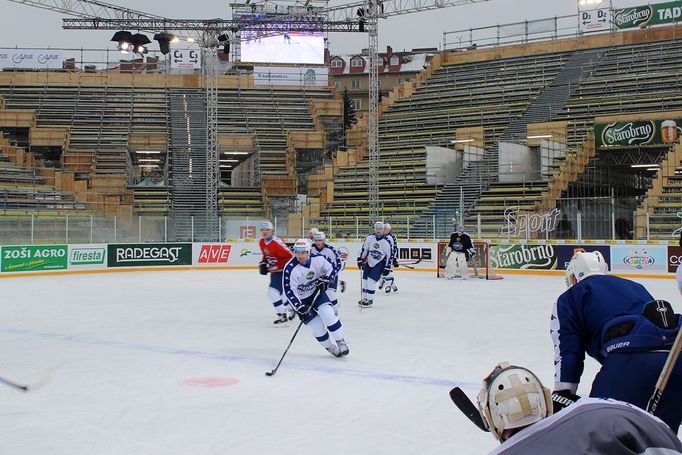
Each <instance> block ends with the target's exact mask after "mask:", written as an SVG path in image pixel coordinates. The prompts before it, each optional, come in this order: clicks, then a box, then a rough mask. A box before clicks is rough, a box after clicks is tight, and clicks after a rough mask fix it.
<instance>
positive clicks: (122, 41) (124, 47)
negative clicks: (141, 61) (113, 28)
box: [111, 31, 133, 52]
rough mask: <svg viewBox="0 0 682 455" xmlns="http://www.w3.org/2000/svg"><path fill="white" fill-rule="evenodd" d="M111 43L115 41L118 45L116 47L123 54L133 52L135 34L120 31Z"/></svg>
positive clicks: (115, 34)
mask: <svg viewBox="0 0 682 455" xmlns="http://www.w3.org/2000/svg"><path fill="white" fill-rule="evenodd" d="M111 41H115V42H117V43H118V45H117V46H116V47H117V48H118V50H119V51H121V52H129V51H132V50H133V49H132V47H133V34H132V33H130V32H126V31H120V32H116V33H114V36H113V37H112V38H111Z"/></svg>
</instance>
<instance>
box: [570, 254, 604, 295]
mask: <svg viewBox="0 0 682 455" xmlns="http://www.w3.org/2000/svg"><path fill="white" fill-rule="evenodd" d="M608 270H609V266H608V264H607V263H606V260H605V259H604V256H602V254H601V253H600V252H599V251H589V252H587V251H576V252H575V253H574V254H573V257H572V258H571V262H569V263H568V267H566V287H568V288H570V287H571V286H573V285H574V284H576V283H577V282H579V281H582V280H584V279H585V278H587V277H588V276H593V275H606V272H607V271H608Z"/></svg>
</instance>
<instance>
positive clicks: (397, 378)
mask: <svg viewBox="0 0 682 455" xmlns="http://www.w3.org/2000/svg"><path fill="white" fill-rule="evenodd" d="M0 333H3V334H11V335H21V336H29V337H37V338H45V339H51V340H57V341H64V342H68V343H79V344H89V345H94V346H107V347H112V348H118V349H129V350H136V351H146V352H156V353H160V354H171V355H179V356H186V357H194V358H200V359H211V360H223V361H227V362H235V363H246V364H253V365H264V366H271V365H272V361H271V360H265V359H259V358H255V357H244V356H239V355H226V354H213V353H210V352H202V351H192V350H187V349H177V348H170V347H165V346H155V345H151V344H139V343H126V342H121V341H111V340H104V339H100V338H93V337H89V336H82V335H64V334H59V333H50V332H35V331H32V330H24V329H12V328H0ZM287 369H294V370H299V371H314V372H317V373H328V374H336V375H342V376H352V377H359V378H366V379H375V380H379V381H389V382H403V383H407V384H420V385H433V386H443V387H461V388H463V389H470V390H478V389H479V388H480V384H474V383H469V382H458V381H451V380H447V379H435V378H427V377H420V376H407V375H403V374H398V373H388V372H382V371H368V370H354V369H350V368H338V367H323V366H317V365H309V364H304V363H296V362H289V363H287Z"/></svg>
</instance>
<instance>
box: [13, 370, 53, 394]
mask: <svg viewBox="0 0 682 455" xmlns="http://www.w3.org/2000/svg"><path fill="white" fill-rule="evenodd" d="M52 376H53V374H52V372H51V371H49V372H48V373H47V374H46V375H45V376H44V377H43V378H42V379H40V380H39V381H36V382H34V383H32V384H19V383H18V382H14V381H10V380H9V379H5V378H0V384H5V385H8V386H10V387H12V388H13V389H17V390H21V391H23V392H31V391H34V390H38V389H40V388H42V387H45V386H46V385H47V384H48V383H49V382H50V381H52Z"/></svg>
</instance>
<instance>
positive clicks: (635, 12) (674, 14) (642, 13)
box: [613, 1, 682, 30]
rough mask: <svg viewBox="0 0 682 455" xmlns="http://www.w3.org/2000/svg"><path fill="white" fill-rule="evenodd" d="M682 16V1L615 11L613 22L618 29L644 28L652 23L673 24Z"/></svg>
mask: <svg viewBox="0 0 682 455" xmlns="http://www.w3.org/2000/svg"><path fill="white" fill-rule="evenodd" d="M681 18H682V1H675V2H666V3H658V4H656V5H642V6H633V7H630V8H623V9H617V10H614V12H613V22H614V24H615V25H616V28H618V29H621V30H622V29H628V28H638V27H641V28H644V27H648V26H650V25H662V24H673V23H675V22H679V21H680V19H681Z"/></svg>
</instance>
